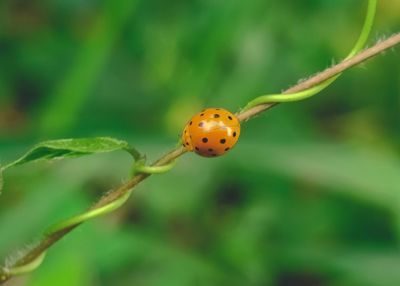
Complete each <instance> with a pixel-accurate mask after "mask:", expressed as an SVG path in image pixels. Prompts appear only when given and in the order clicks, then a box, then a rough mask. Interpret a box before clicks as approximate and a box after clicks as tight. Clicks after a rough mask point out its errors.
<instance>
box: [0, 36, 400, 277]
mask: <svg viewBox="0 0 400 286" xmlns="http://www.w3.org/2000/svg"><path fill="white" fill-rule="evenodd" d="M398 44H400V33H398V34H395V35H393V36H392V37H390V38H388V39H386V40H384V41H382V42H379V43H377V44H375V45H374V46H372V47H371V48H369V49H366V50H364V51H363V52H361V53H359V54H357V55H355V56H354V57H352V58H349V59H347V60H344V61H343V62H341V63H339V64H337V65H335V66H333V67H330V68H328V69H326V70H325V71H323V72H321V73H318V74H316V75H314V76H313V77H311V78H310V79H308V80H305V81H303V82H301V83H299V84H297V85H295V86H293V87H291V88H289V89H287V90H286V91H285V92H284V93H285V94H290V93H294V92H299V91H302V90H306V89H308V88H310V87H313V86H316V85H318V84H320V83H322V82H324V81H326V80H328V79H330V78H332V77H334V76H335V75H338V74H340V73H341V72H343V71H345V70H347V69H349V68H351V67H353V66H355V65H357V64H360V63H362V62H363V61H366V60H367V59H369V58H371V57H374V56H376V55H378V54H380V53H382V52H384V51H385V50H387V49H390V48H392V47H394V46H396V45H398ZM275 105H277V103H269V104H261V105H258V106H254V107H252V108H250V109H247V110H245V111H243V112H239V113H238V114H237V116H238V118H239V120H240V121H246V120H249V119H251V118H252V117H254V116H255V115H258V114H260V113H261V112H264V111H266V110H268V109H270V108H271V107H273V106H275ZM185 153H186V150H185V149H184V148H183V147H178V148H175V149H173V150H171V151H170V152H168V153H167V154H166V155H164V156H163V157H161V158H160V159H159V160H157V161H156V162H155V163H154V164H152V166H155V167H161V166H165V165H166V164H169V163H171V162H173V161H174V160H175V159H177V158H178V157H180V156H182V155H183V154H185ZM150 176H151V174H138V175H135V176H134V177H133V178H132V179H130V180H129V181H127V182H126V183H124V184H123V185H121V186H120V187H119V188H117V189H115V190H113V191H112V192H110V193H107V194H106V195H105V196H103V197H102V198H101V199H100V200H99V201H97V203H95V204H94V205H93V206H92V207H91V208H90V209H89V210H94V209H97V208H100V207H103V206H106V205H108V204H110V203H111V202H113V201H115V200H117V199H119V198H121V197H122V196H124V195H125V194H126V193H127V192H129V191H130V190H131V189H133V188H134V187H136V186H137V185H138V184H139V183H140V182H142V181H143V180H145V179H147V178H148V177H150ZM81 223H82V222H79V223H76V224H74V225H69V226H68V227H65V228H63V229H60V230H58V231H56V232H54V233H51V234H50V235H48V236H45V237H44V238H43V239H42V240H41V241H39V242H38V243H37V244H36V246H34V247H33V248H31V249H30V250H29V251H28V252H27V253H25V255H23V256H22V257H21V258H20V259H19V260H18V261H17V262H16V263H15V264H14V265H13V267H20V266H24V265H26V264H28V263H31V262H33V261H35V259H38V258H40V257H41V256H42V255H43V254H44V253H45V252H46V250H47V249H48V248H50V247H51V246H52V245H53V244H55V243H56V242H57V241H59V240H60V239H62V238H63V237H64V236H65V235H67V234H68V233H69V232H71V231H72V230H73V229H75V228H76V227H78V226H79V225H80V224H81ZM11 277H12V275H11V273H10V272H9V271H7V268H6V267H0V285H1V284H3V283H5V282H6V281H7V280H9V279H10V278H11Z"/></svg>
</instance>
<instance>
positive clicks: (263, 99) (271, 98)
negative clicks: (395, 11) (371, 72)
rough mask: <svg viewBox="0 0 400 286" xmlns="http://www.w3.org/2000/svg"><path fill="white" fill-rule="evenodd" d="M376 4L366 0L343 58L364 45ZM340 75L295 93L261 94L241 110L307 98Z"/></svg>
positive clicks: (352, 54)
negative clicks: (358, 28)
mask: <svg viewBox="0 0 400 286" xmlns="http://www.w3.org/2000/svg"><path fill="white" fill-rule="evenodd" d="M376 6H377V0H369V1H368V8H367V14H366V17H365V20H364V25H363V27H362V29H361V33H360V35H359V37H358V39H357V42H356V44H355V45H354V47H353V48H352V49H351V51H350V53H349V54H348V55H347V57H346V58H345V59H349V58H351V57H353V56H354V55H355V54H357V53H358V52H360V51H361V50H362V49H363V48H364V46H365V43H366V41H367V39H368V37H369V34H370V33H371V29H372V26H373V23H374V18H375V13H376ZM340 75H341V73H340V74H338V75H336V76H334V77H333V78H330V79H328V80H326V81H324V82H322V83H321V84H319V85H317V86H314V87H311V88H309V89H306V90H303V91H300V92H296V93H288V94H286V93H279V94H267V95H261V96H259V97H257V98H255V99H253V100H252V101H250V102H249V103H248V104H247V105H246V106H245V107H244V109H243V111H245V110H248V109H250V108H252V107H254V106H257V105H260V104H266V103H277V102H293V101H300V100H304V99H307V98H310V97H312V96H314V95H316V94H317V93H319V92H321V91H322V90H324V89H325V88H327V87H328V86H329V85H331V84H332V83H333V82H334V81H335V80H336V79H337V78H338V77H339V76H340Z"/></svg>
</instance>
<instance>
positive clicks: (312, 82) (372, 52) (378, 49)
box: [237, 33, 400, 121]
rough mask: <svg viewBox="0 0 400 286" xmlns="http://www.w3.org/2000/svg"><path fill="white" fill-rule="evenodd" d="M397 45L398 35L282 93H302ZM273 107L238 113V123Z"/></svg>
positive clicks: (263, 106)
mask: <svg viewBox="0 0 400 286" xmlns="http://www.w3.org/2000/svg"><path fill="white" fill-rule="evenodd" d="M398 44H400V33H398V34H395V35H393V36H391V37H389V38H388V39H386V40H384V41H381V42H379V43H376V44H375V45H374V46H372V47H371V48H368V49H366V50H364V51H362V52H360V53H359V54H357V55H355V56H354V57H352V58H349V59H348V60H344V61H342V62H341V63H339V64H337V65H335V66H333V67H330V68H328V69H326V70H324V71H322V72H320V73H318V74H316V75H314V76H313V77H311V78H309V79H307V80H305V81H302V82H300V83H299V84H296V85H295V86H293V87H291V88H289V89H287V90H285V91H284V92H283V93H284V94H290V93H295V92H299V91H303V90H306V89H308V88H310V87H313V86H316V85H318V84H320V83H322V82H324V81H326V80H327V79H330V78H332V77H334V76H335V75H338V74H340V73H342V72H343V71H345V70H347V69H349V68H351V67H353V66H355V65H357V64H359V63H361V62H364V61H366V60H367V59H369V58H372V57H374V56H376V55H378V54H380V53H382V52H384V51H385V50H387V49H390V48H392V47H394V46H396V45H398ZM275 105H278V103H268V104H261V105H258V106H255V107H252V108H250V109H248V110H246V111H243V112H239V113H238V114H237V117H238V119H239V120H240V121H247V120H249V119H250V118H252V117H253V116H255V115H257V114H259V113H261V112H263V111H266V110H268V109H270V108H271V107H273V106H275Z"/></svg>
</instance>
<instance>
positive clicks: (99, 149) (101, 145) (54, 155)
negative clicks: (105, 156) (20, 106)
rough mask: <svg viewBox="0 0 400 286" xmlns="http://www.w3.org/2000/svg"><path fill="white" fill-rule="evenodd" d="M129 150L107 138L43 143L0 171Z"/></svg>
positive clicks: (125, 143)
mask: <svg viewBox="0 0 400 286" xmlns="http://www.w3.org/2000/svg"><path fill="white" fill-rule="evenodd" d="M131 149H132V148H130V147H129V144H128V143H127V142H126V141H121V140H117V139H113V138H109V137H95V138H80V139H60V140H52V141H45V142H41V143H39V144H37V145H35V146H34V147H33V148H32V149H31V150H29V151H28V152H27V153H26V154H25V155H23V156H22V157H21V158H19V159H17V160H16V161H14V162H12V163H10V164H8V165H6V166H4V167H3V168H2V169H1V170H2V171H4V170H5V169H8V168H10V167H13V166H17V165H22V164H25V163H29V162H36V161H41V160H55V159H65V158H76V157H81V156H85V155H91V154H97V153H106V152H112V151H117V150H126V151H128V152H130V150H131ZM0 182H1V177H0Z"/></svg>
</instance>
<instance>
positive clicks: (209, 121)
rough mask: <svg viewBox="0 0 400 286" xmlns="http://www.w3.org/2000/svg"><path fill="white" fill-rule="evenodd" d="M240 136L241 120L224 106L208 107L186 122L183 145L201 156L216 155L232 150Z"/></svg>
mask: <svg viewBox="0 0 400 286" xmlns="http://www.w3.org/2000/svg"><path fill="white" fill-rule="evenodd" d="M239 136H240V122H239V120H238V119H237V118H236V116H235V115H234V114H232V113H231V112H229V111H227V110H225V109H222V108H208V109H205V110H203V111H201V112H199V113H198V114H196V115H195V116H193V117H192V119H191V120H190V121H189V123H188V124H186V126H185V129H184V130H183V133H182V145H183V146H184V147H185V148H186V150H188V151H194V152H196V153H197V154H199V155H200V156H204V157H216V156H221V155H223V154H225V153H226V152H228V151H229V150H231V149H232V148H233V147H234V146H235V144H236V142H237V140H238V139H239Z"/></svg>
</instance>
